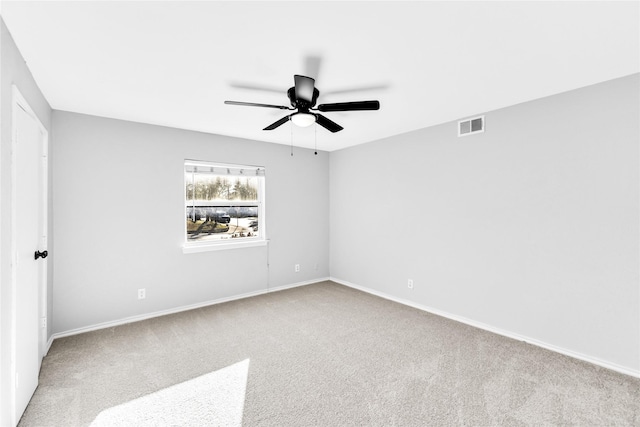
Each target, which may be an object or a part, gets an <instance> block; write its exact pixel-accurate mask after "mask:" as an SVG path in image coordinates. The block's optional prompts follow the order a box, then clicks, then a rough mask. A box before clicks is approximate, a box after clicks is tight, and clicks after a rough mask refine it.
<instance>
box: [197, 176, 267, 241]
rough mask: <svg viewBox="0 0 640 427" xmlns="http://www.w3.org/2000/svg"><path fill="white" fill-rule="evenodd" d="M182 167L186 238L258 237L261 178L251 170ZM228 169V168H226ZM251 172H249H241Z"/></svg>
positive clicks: (204, 239) (220, 239)
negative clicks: (236, 171) (247, 174)
mask: <svg viewBox="0 0 640 427" xmlns="http://www.w3.org/2000/svg"><path fill="white" fill-rule="evenodd" d="M217 169H218V168H216V167H211V168H210V169H209V170H206V169H205V168H203V167H197V168H187V167H185V195H186V235H187V241H188V242H206V241H211V242H215V241H222V240H224V241H228V240H227V239H247V238H256V237H260V236H261V235H260V229H259V221H260V211H261V209H260V194H259V192H260V191H261V190H260V189H261V187H262V186H261V180H262V179H264V177H263V176H258V175H257V174H256V172H255V169H254V170H253V171H251V170H250V171H248V172H247V171H245V170H240V172H238V175H235V174H233V172H232V171H231V170H230V169H225V168H220V169H219V170H217ZM227 171H228V172H227ZM244 173H253V176H244V175H243V174H244Z"/></svg>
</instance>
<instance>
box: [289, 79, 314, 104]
mask: <svg viewBox="0 0 640 427" xmlns="http://www.w3.org/2000/svg"><path fill="white" fill-rule="evenodd" d="M293 79H294V80H295V82H296V99H300V100H303V101H306V102H311V100H312V99H313V89H314V84H315V80H314V79H312V78H311V77H306V76H301V75H298V74H296V75H294V76H293Z"/></svg>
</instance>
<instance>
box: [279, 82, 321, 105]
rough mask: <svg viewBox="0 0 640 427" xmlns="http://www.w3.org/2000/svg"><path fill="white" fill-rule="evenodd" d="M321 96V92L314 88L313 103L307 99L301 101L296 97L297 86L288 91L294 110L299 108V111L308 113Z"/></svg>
mask: <svg viewBox="0 0 640 427" xmlns="http://www.w3.org/2000/svg"><path fill="white" fill-rule="evenodd" d="M319 95H320V91H319V90H318V89H316V88H313V96H312V97H311V101H307V100H306V99H301V98H298V97H297V96H296V88H295V86H294V87H290V88H289V90H288V91H287V96H288V97H289V101H291V106H292V107H293V108H297V109H298V110H299V111H308V110H309V109H310V108H312V107H313V106H315V105H316V101H317V100H318V96H319Z"/></svg>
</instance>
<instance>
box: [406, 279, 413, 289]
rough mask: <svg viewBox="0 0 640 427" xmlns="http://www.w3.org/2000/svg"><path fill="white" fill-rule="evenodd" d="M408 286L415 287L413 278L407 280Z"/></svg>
mask: <svg viewBox="0 0 640 427" xmlns="http://www.w3.org/2000/svg"><path fill="white" fill-rule="evenodd" d="M407 287H408V288H409V289H413V280H412V279H409V281H408V282H407Z"/></svg>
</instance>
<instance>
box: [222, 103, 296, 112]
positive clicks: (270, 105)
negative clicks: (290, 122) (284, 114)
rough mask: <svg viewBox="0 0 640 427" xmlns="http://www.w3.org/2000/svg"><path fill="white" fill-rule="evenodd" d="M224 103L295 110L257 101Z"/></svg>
mask: <svg viewBox="0 0 640 427" xmlns="http://www.w3.org/2000/svg"><path fill="white" fill-rule="evenodd" d="M224 103H225V104H227V105H244V106H246V107H267V108H278V109H280V110H293V108H290V107H285V106H283V105H272V104H256V103H255V102H241V101H224Z"/></svg>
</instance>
